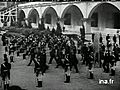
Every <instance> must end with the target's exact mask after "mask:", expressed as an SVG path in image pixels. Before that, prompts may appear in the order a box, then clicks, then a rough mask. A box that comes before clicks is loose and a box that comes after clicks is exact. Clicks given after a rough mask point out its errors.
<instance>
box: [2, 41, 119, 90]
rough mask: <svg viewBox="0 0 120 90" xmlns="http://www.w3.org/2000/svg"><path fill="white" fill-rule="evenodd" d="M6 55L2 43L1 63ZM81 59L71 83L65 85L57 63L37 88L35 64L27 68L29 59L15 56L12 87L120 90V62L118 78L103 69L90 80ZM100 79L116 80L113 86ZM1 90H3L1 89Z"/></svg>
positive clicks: (41, 89) (50, 89)
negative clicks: (101, 81)
mask: <svg viewBox="0 0 120 90" xmlns="http://www.w3.org/2000/svg"><path fill="white" fill-rule="evenodd" d="M3 53H4V47H3V46H1V41H0V63H2V62H3V59H2V54H3ZM77 57H78V59H79V71H80V72H79V73H75V70H74V69H73V70H72V73H71V83H69V84H65V83H64V71H63V69H62V68H61V67H59V68H55V65H56V63H55V62H53V64H51V65H50V68H49V70H48V71H47V72H46V74H45V75H44V77H43V87H42V88H37V87H36V85H37V83H36V78H35V74H34V73H33V68H34V63H32V65H31V66H27V64H28V62H29V58H27V60H23V59H22V54H21V56H20V57H17V56H16V55H15V63H12V69H11V83H10V85H11V86H12V85H18V86H20V87H21V88H23V89H26V90H107V89H108V90H120V62H118V63H117V69H116V76H114V77H113V76H109V74H108V73H103V71H102V69H101V68H94V76H95V79H93V80H90V79H87V78H88V71H87V67H86V66H84V65H81V62H80V58H81V57H80V55H77ZM48 60H49V51H48V52H47V61H48ZM99 79H102V80H105V79H107V80H109V79H112V80H114V83H113V84H107V85H103V84H102V85H100V84H99ZM0 90H3V89H2V88H0Z"/></svg>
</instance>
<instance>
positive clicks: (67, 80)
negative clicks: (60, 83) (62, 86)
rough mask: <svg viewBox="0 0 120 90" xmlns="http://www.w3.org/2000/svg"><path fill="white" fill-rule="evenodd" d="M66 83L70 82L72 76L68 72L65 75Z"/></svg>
mask: <svg viewBox="0 0 120 90" xmlns="http://www.w3.org/2000/svg"><path fill="white" fill-rule="evenodd" d="M65 79H66V80H65V81H64V82H65V83H70V76H68V75H67V74H66V75H65Z"/></svg>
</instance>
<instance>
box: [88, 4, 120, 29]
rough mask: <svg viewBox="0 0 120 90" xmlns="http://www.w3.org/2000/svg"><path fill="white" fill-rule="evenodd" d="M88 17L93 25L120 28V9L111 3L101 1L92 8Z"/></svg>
mask: <svg viewBox="0 0 120 90" xmlns="http://www.w3.org/2000/svg"><path fill="white" fill-rule="evenodd" d="M88 18H92V19H93V21H91V22H90V25H91V27H100V28H103V29H104V28H116V29H120V9H119V8H118V7H117V6H115V5H113V4H111V3H99V4H97V5H96V6H94V7H93V8H92V10H91V11H90V13H89V15H88ZM117 18H118V19H117Z"/></svg>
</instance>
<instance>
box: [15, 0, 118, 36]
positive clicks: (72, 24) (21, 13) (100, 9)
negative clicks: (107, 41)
mask: <svg viewBox="0 0 120 90" xmlns="http://www.w3.org/2000/svg"><path fill="white" fill-rule="evenodd" d="M42 18H43V19H44V23H45V26H46V28H47V27H48V26H49V27H50V29H52V28H53V27H55V28H56V23H57V22H59V23H60V25H61V27H65V30H66V32H73V33H79V32H80V26H81V25H82V24H84V26H85V30H86V33H93V32H101V33H107V32H109V33H111V34H114V33H116V31H117V30H120V1H114V0H113V1H87V2H86V1H85V2H84V1H73V2H29V3H24V4H19V5H18V12H17V19H16V20H20V22H23V21H25V22H26V23H27V24H28V23H29V22H30V23H31V25H32V27H33V28H38V24H39V23H41V19H42Z"/></svg>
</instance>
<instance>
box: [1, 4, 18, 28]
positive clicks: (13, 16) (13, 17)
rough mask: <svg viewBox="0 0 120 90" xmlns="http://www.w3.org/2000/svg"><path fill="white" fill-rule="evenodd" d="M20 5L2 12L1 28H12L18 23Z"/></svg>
mask: <svg viewBox="0 0 120 90" xmlns="http://www.w3.org/2000/svg"><path fill="white" fill-rule="evenodd" d="M17 12H18V5H14V6H11V7H8V8H7V9H5V10H3V11H0V27H4V26H11V24H13V22H16V21H17Z"/></svg>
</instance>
